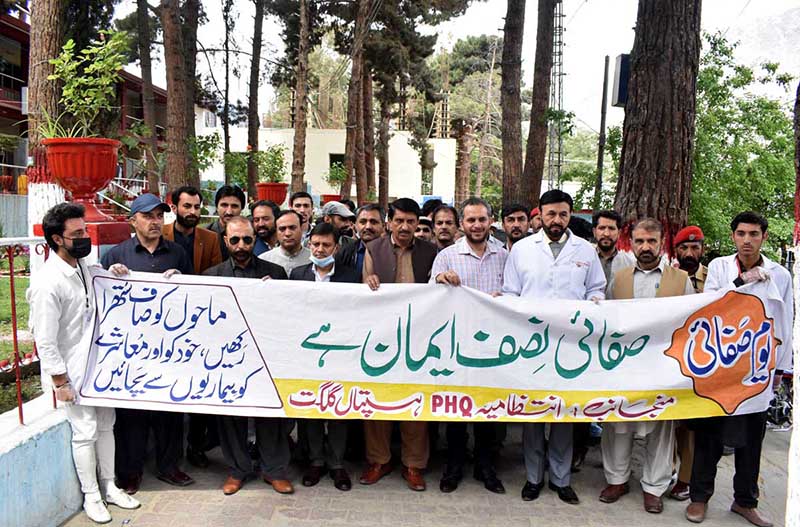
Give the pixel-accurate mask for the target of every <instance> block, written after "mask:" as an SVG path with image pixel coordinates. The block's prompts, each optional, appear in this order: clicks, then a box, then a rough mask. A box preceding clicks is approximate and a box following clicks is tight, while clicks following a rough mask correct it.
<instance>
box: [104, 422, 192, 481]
mask: <svg viewBox="0 0 800 527" xmlns="http://www.w3.org/2000/svg"><path fill="white" fill-rule="evenodd" d="M150 428H152V429H153V434H154V435H155V440H156V445H155V447H156V449H155V450H156V469H157V470H158V472H159V473H160V474H168V473H170V472H172V471H174V470H177V468H178V461H179V460H180V458H181V452H183V414H181V413H178V412H156V411H152V410H130V409H128V408H118V409H117V421H116V425H115V426H114V438H115V440H116V441H115V442H116V448H117V451H116V456H115V457H114V460H115V467H116V473H117V477H119V478H121V479H127V478H131V477H135V476H140V475H141V474H142V472H143V471H144V464H145V461H146V459H147V438H148V436H149V434H150Z"/></svg>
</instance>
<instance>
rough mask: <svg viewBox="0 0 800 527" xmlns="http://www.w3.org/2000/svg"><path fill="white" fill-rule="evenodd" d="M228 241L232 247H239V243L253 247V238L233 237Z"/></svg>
mask: <svg viewBox="0 0 800 527" xmlns="http://www.w3.org/2000/svg"><path fill="white" fill-rule="evenodd" d="M228 241H229V242H230V243H231V245H239V242H240V241H242V242H244V244H245V245H252V244H253V237H252V236H231V237H230V238H228Z"/></svg>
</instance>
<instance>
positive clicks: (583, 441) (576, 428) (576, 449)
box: [572, 423, 592, 457]
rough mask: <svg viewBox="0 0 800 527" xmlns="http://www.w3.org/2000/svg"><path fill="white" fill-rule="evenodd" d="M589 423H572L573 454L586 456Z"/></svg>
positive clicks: (589, 438) (590, 436)
mask: <svg viewBox="0 0 800 527" xmlns="http://www.w3.org/2000/svg"><path fill="white" fill-rule="evenodd" d="M591 430H592V424H591V423H574V424H573V425H572V450H573V455H574V456H580V457H586V453H587V452H588V451H589V442H590V441H591V438H592V434H591Z"/></svg>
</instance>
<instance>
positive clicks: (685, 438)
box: [675, 422, 694, 484]
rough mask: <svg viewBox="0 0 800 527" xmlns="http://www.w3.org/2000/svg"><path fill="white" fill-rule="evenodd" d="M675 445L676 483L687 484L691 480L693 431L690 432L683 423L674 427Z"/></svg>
mask: <svg viewBox="0 0 800 527" xmlns="http://www.w3.org/2000/svg"><path fill="white" fill-rule="evenodd" d="M675 444H676V446H677V448H676V449H675V450H676V453H677V457H678V459H679V460H680V468H679V470H678V481H680V482H682V483H686V484H688V483H689V480H691V479H692V464H693V463H694V431H693V430H690V429H689V427H688V426H686V423H685V422H684V423H681V424H679V425H678V426H677V427H675Z"/></svg>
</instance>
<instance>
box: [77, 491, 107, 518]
mask: <svg viewBox="0 0 800 527" xmlns="http://www.w3.org/2000/svg"><path fill="white" fill-rule="evenodd" d="M83 510H84V512H86V516H88V517H89V519H90V520H92V521H93V522H95V523H109V522H110V521H111V514H109V512H108V509H106V506H105V504H104V503H103V500H101V499H100V494H99V493H97V494H96V496H86V497H84V498H83Z"/></svg>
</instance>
